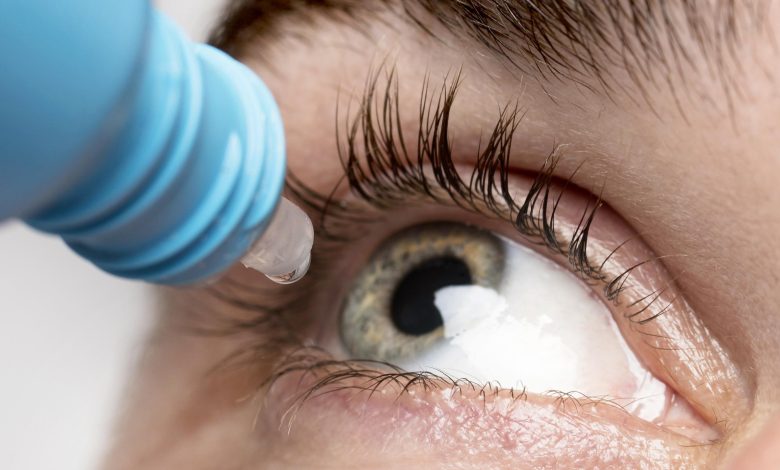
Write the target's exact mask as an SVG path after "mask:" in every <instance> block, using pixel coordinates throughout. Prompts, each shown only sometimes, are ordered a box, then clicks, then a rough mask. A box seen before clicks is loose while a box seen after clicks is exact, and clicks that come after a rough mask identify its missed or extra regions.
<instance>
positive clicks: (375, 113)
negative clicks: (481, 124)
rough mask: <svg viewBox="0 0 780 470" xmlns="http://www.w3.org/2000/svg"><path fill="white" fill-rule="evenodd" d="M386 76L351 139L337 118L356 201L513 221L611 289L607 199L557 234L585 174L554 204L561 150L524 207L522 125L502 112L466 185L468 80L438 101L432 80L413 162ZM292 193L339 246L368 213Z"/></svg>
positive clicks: (356, 120)
mask: <svg viewBox="0 0 780 470" xmlns="http://www.w3.org/2000/svg"><path fill="white" fill-rule="evenodd" d="M380 71H381V68H380ZM380 76H381V74H380V73H379V72H377V73H372V74H369V80H368V81H367V85H366V89H365V92H364V94H363V97H362V101H361V106H360V109H359V111H358V113H357V115H356V116H355V117H352V118H350V116H349V115H348V116H347V122H348V125H347V128H346V135H345V136H342V135H341V130H340V129H339V128H338V121H339V117H338V110H337V119H336V120H337V129H336V134H337V142H338V153H339V157H340V161H341V164H342V167H343V171H344V179H343V180H344V181H346V183H347V184H348V185H349V189H350V190H351V191H352V192H353V193H354V194H356V195H357V196H358V197H359V198H360V199H361V200H362V201H363V202H366V203H368V204H369V205H370V206H373V207H374V208H379V209H384V208H388V207H392V206H394V205H398V204H399V203H406V202H408V200H409V199H410V198H413V197H419V196H423V197H426V198H428V199H430V200H432V201H433V202H437V203H447V204H454V205H456V206H459V207H462V208H464V209H467V210H470V211H472V212H477V213H480V214H483V215H489V216H493V217H499V218H502V219H505V220H508V221H509V222H511V223H512V225H513V226H514V228H515V229H516V230H517V231H518V232H519V233H520V234H522V235H523V236H525V237H526V238H529V239H531V240H532V241H536V242H541V243H542V244H544V245H545V246H546V247H547V248H549V249H550V250H552V251H553V252H555V253H556V254H560V255H562V256H564V257H565V258H567V259H568V261H569V263H570V264H571V266H572V269H573V270H574V272H575V273H577V274H579V275H580V276H581V277H582V278H583V279H588V280H593V281H605V276H604V274H603V273H602V268H603V266H604V262H602V263H600V264H595V263H593V262H592V261H591V260H590V258H589V256H588V253H587V249H588V243H587V242H588V234H589V232H590V227H591V224H592V223H593V220H594V218H595V215H596V212H597V210H598V208H599V207H600V206H601V204H602V203H601V198H600V197H599V198H596V199H595V201H593V202H590V201H589V203H588V205H587V206H586V208H585V209H584V212H583V214H582V217H581V219H580V222H579V224H578V225H577V227H576V229H575V230H574V233H573V234H572V235H571V237H570V239H569V240H561V237H560V235H559V234H558V233H557V231H556V229H555V224H556V210H557V208H558V204H559V202H560V200H561V198H562V197H563V195H564V193H565V191H566V188H567V187H568V185H569V184H570V183H571V180H572V179H573V178H574V176H575V175H576V173H577V170H578V169H579V167H577V169H576V170H575V171H574V172H573V173H572V174H571V175H570V176H569V178H568V179H567V180H565V181H564V182H563V190H561V191H560V192H559V193H558V194H557V195H555V196H553V195H552V189H553V186H554V184H555V183H556V179H555V178H554V177H553V173H554V171H555V169H556V166H557V164H558V162H559V160H560V153H559V148H556V149H555V150H554V151H553V152H551V153H550V155H549V156H548V157H547V159H546V160H545V162H544V163H543V165H542V167H541V168H540V170H539V171H538V173H537V175H536V177H535V179H534V181H533V183H532V185H531V189H530V190H529V191H528V193H527V195H526V196H525V198H524V199H523V201H522V202H521V203H518V202H517V201H515V199H514V197H513V196H512V194H511V193H510V186H509V179H510V168H511V166H510V163H509V158H510V155H511V149H512V140H513V137H514V134H515V131H516V130H517V128H518V126H519V125H520V121H521V119H522V115H521V114H520V112H519V108H518V107H517V106H516V105H515V106H513V107H510V106H507V107H504V108H503V109H502V110H501V111H500V113H499V116H498V119H497V121H496V124H495V126H494V127H493V130H492V131H491V132H490V135H489V137H488V138H487V141H486V143H485V145H484V147H482V146H480V147H481V148H480V149H479V150H478V152H477V156H476V158H475V163H474V169H473V171H472V173H471V175H470V177H469V178H468V180H464V179H463V178H462V177H461V175H460V173H459V172H458V170H457V168H456V165H455V163H454V158H453V150H452V147H451V143H450V137H449V126H450V112H451V109H452V106H453V103H454V101H455V97H456V94H457V90H458V87H459V84H460V74H459V73H458V74H455V75H454V77H453V78H452V79H451V80H450V81H448V80H447V79H445V81H444V84H443V85H442V87H441V89H440V90H439V92H438V93H431V88H430V81H429V79H428V78H427V77H426V79H425V82H424V83H423V87H422V92H421V96H420V108H419V122H420V126H419V130H418V133H417V147H416V148H417V150H416V154H415V155H410V153H409V151H408V148H407V146H406V144H405V142H406V140H405V136H404V134H403V129H402V127H401V119H400V112H399V102H400V99H399V95H398V80H397V75H396V73H395V70H390V71H389V73H388V76H387V83H386V86H385V87H384V91H383V92H381V93H380V91H379V79H380ZM426 170H428V171H430V172H431V173H432V175H429V174H428V173H426ZM339 184H342V183H341V182H340V183H339ZM288 187H289V188H290V190H291V192H292V193H293V194H294V195H295V197H296V198H297V199H299V200H300V201H301V202H302V203H303V204H304V205H306V206H308V207H309V208H311V209H313V210H315V211H317V212H319V213H320V214H321V217H320V232H321V233H323V234H324V235H325V236H326V237H327V238H329V239H333V240H338V241H343V240H344V239H345V238H348V236H346V235H344V234H343V233H342V231H341V230H339V229H338V227H339V226H340V225H341V222H351V221H353V220H354V218H355V217H356V214H360V213H361V209H360V207H357V206H355V205H354V204H353V205H352V206H343V205H339V204H336V201H335V200H334V199H333V197H332V196H325V195H322V194H319V193H317V192H316V191H313V190H312V189H311V188H309V187H308V186H306V185H305V184H304V183H303V182H302V181H301V180H300V179H298V178H297V177H296V176H295V175H294V174H292V173H291V174H290V176H289V177H288ZM334 192H335V190H334ZM331 194H333V193H331ZM357 217H360V216H359V215H357ZM344 218H346V219H347V220H344ZM610 256H611V255H610ZM624 277H626V276H624ZM614 296H616V294H615V295H613V297H614Z"/></svg>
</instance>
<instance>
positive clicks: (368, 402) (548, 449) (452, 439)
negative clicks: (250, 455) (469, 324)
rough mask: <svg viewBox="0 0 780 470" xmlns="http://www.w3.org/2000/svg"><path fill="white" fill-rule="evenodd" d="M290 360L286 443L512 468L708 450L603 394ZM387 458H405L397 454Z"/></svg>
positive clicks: (646, 462) (680, 460) (678, 462)
mask: <svg viewBox="0 0 780 470" xmlns="http://www.w3.org/2000/svg"><path fill="white" fill-rule="evenodd" d="M290 359H291V360H290V361H289V362H288V366H287V367H288V369H287V371H286V372H284V373H282V374H281V375H280V376H278V377H277V380H276V381H275V382H274V383H273V385H272V386H271V387H270V392H269V393H270V394H269V395H268V397H267V400H266V401H267V403H268V404H269V406H268V407H267V408H266V409H265V410H264V416H263V418H264V419H265V420H266V421H267V423H268V424H269V426H271V427H272V428H273V429H282V430H285V431H284V432H285V435H286V436H288V437H286V438H285V442H286V443H288V444H289V443H290V441H293V442H296V441H300V442H305V443H306V444H307V446H308V448H317V449H319V450H318V455H319V456H320V457H321V458H327V456H328V453H329V452H334V451H336V450H337V449H335V448H333V447H331V446H332V445H333V443H334V442H346V441H350V442H352V441H351V439H350V436H355V435H357V434H360V435H361V436H363V439H361V440H360V443H354V444H353V445H352V450H351V452H352V453H354V461H355V462H356V463H357V462H359V461H360V459H361V456H367V457H368V458H367V460H371V459H376V458H382V457H383V449H385V448H389V449H405V450H406V451H408V452H409V453H410V454H409V456H410V457H413V458H414V459H415V461H416V462H420V461H425V460H426V456H427V452H429V451H430V450H431V449H436V452H437V455H438V459H437V464H444V463H446V462H452V463H453V464H454V463H458V464H467V463H469V462H474V463H484V462H485V459H489V461H490V462H491V463H492V464H494V465H495V466H497V467H501V468H503V467H502V465H506V466H507V468H511V467H514V466H516V464H517V462H518V460H517V459H522V460H521V461H522V462H523V465H526V466H528V467H536V466H544V465H545V464H549V462H550V459H554V460H555V461H556V463H557V464H558V465H563V466H571V467H580V468H584V467H587V468H591V467H606V468H655V467H657V466H659V465H667V464H668V463H670V462H672V463H674V464H675V465H674V466H675V468H687V465H688V464H691V465H692V462H698V461H700V459H702V458H704V456H705V455H706V454H707V452H708V451H709V449H707V448H706V446H701V445H700V444H699V443H697V442H695V441H691V440H687V439H686V438H683V437H681V436H679V435H678V436H675V435H671V434H669V433H666V432H665V431H663V430H661V429H660V428H658V427H656V426H654V425H652V424H650V423H647V422H644V421H642V420H640V419H637V418H635V417H633V416H631V415H629V414H628V413H627V412H625V411H623V410H622V409H620V408H619V407H616V406H614V405H611V404H609V403H605V402H603V401H600V400H598V399H596V400H593V399H588V398H587V397H580V396H576V395H572V394H565V393H557V394H555V393H551V394H547V395H531V394H525V393H523V392H521V391H516V390H500V389H496V388H494V387H491V386H490V385H479V384H475V383H472V382H469V381H467V380H463V379H448V378H442V377H436V376H434V375H432V374H425V373H399V372H398V371H397V370H393V369H391V368H388V367H383V366H382V365H381V364H375V363H370V362H362V361H345V362H340V361H332V360H330V359H329V358H328V357H323V356H322V355H321V353H320V352H314V353H312V355H310V356H309V355H307V354H306V353H301V356H300V357H299V358H298V360H296V359H295V358H290ZM318 423H328V429H329V432H328V433H325V434H323V433H322V428H321V426H320V424H318ZM399 430H402V432H399ZM396 440H397V441H399V442H397V443H396V442H395V441H396ZM415 442H416V443H419V444H420V446H419V447H415V444H414V443H415ZM550 442H555V443H557V444H556V445H548V444H549V443H550ZM374 443H381V444H380V445H381V447H378V448H374V447H372V445H373V444H374ZM363 445H365V446H367V447H362V446H363ZM617 449H619V450H617ZM385 457H387V458H392V459H393V462H396V461H398V460H399V459H400V460H403V456H402V455H399V454H398V453H397V451H394V452H393V454H392V455H387V456H385ZM581 466H584V467H581Z"/></svg>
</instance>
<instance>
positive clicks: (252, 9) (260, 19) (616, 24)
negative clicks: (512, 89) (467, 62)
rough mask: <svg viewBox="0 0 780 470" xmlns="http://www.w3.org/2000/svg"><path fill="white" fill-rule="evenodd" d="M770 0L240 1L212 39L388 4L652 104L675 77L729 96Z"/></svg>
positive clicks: (227, 40)
mask: <svg viewBox="0 0 780 470" xmlns="http://www.w3.org/2000/svg"><path fill="white" fill-rule="evenodd" d="M769 1H770V0H745V1H741V0H711V1H704V0H701V1H697V0H669V1H654V0H636V1H632V0H599V1H589V0H544V1H539V0H396V1H380V0H377V1H359V0H319V1H318V0H233V1H232V3H231V4H230V5H229V8H228V9H227V10H226V14H225V16H224V17H223V21H222V22H221V24H220V25H219V27H218V28H217V29H216V30H215V32H214V33H213V35H212V37H211V43H212V44H214V45H216V46H217V47H219V48H222V49H223V50H226V51H227V52H228V53H231V54H234V55H237V54H240V51H241V50H242V49H243V47H245V46H246V45H247V44H248V43H249V42H250V41H252V40H254V39H258V38H260V37H263V36H269V35H272V34H273V33H274V32H279V30H278V29H276V27H277V23H278V20H279V19H280V18H281V17H285V16H294V17H295V18H296V20H299V19H300V20H303V21H307V20H312V19H314V18H317V17H321V16H322V15H330V16H331V17H332V18H334V19H339V20H342V21H348V22H349V21H352V22H353V24H356V25H358V27H359V26H360V25H361V24H362V22H365V18H366V17H367V16H369V17H370V15H371V14H376V12H377V6H387V7H389V8H391V9H395V10H397V11H400V12H402V16H403V17H405V19H407V20H410V21H411V22H412V23H414V24H415V25H417V26H418V27H419V28H420V29H421V30H423V31H425V32H426V33H428V34H430V35H431V36H432V37H435V38H439V39H441V40H442V41H443V42H446V41H447V39H448V38H442V37H441V34H440V31H437V30H440V29H441V28H435V25H436V24H438V25H441V26H443V27H444V28H445V30H447V31H449V32H451V33H452V34H454V35H455V36H456V37H463V36H466V37H469V38H471V40H473V41H476V42H477V43H479V44H481V45H482V46H483V47H485V48H486V49H487V50H489V51H491V53H492V54H493V55H494V56H497V57H499V58H501V59H503V60H505V61H507V63H508V64H510V66H512V67H514V68H516V69H518V70H519V71H521V72H522V73H525V74H532V75H536V76H540V77H541V78H542V79H543V80H542V85H543V86H544V82H548V81H550V80H561V81H570V82H574V83H576V84H577V85H579V86H582V87H584V88H586V89H589V90H591V91H594V92H596V93H598V92H600V91H601V92H605V93H606V94H607V95H611V94H613V93H615V92H616V91H618V90H624V85H623V82H621V81H620V80H619V79H617V77H616V74H617V73H619V74H625V75H626V76H627V77H628V78H629V79H630V81H631V82H633V84H634V85H635V88H636V89H637V90H638V92H639V94H640V95H641V96H642V97H643V98H644V101H645V102H647V103H651V95H652V92H653V90H655V89H657V88H658V87H660V86H664V85H666V86H668V87H669V89H670V90H671V91H672V93H673V94H674V96H675V99H678V97H677V94H676V91H675V90H676V88H677V87H675V84H676V83H679V82H682V83H683V84H684V83H685V82H686V80H687V77H688V76H692V75H699V74H709V75H710V76H712V77H713V78H714V79H715V80H718V82H719V83H720V85H721V88H722V89H723V90H724V91H725V92H726V93H727V97H728V99H729V101H730V100H731V95H732V92H733V91H734V90H737V92H738V90H739V76H738V74H737V73H734V72H735V71H737V70H738V69H739V67H740V59H741V56H740V50H739V49H738V47H737V46H738V45H739V44H740V43H741V42H742V41H744V40H745V39H746V38H747V37H749V36H754V37H755V36H759V35H760V34H761V32H762V31H764V32H765V31H768V29H767V28H766V27H765V26H766V24H765V21H764V19H765V18H766V17H767V16H768V15H767V11H768V8H769ZM394 7H400V8H394ZM770 36H771V35H770ZM770 39H772V38H771V37H770ZM628 96H632V94H630V93H629V94H628Z"/></svg>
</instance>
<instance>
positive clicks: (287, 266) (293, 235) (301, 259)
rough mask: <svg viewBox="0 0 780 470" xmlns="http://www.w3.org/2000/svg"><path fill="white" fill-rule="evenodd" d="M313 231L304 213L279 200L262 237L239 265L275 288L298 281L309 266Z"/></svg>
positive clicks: (286, 201) (292, 205) (291, 204)
mask: <svg viewBox="0 0 780 470" xmlns="http://www.w3.org/2000/svg"><path fill="white" fill-rule="evenodd" d="M313 243H314V227H313V226H312V224H311V220H310V219H309V217H308V216H307V215H306V213H305V212H304V211H303V210H301V209H300V208H299V207H298V206H296V205H295V204H293V203H292V202H290V201H288V200H287V199H285V198H282V200H281V202H280V203H279V207H277V209H276V213H275V214H274V216H273V218H272V219H271V222H270V224H269V225H268V227H267V228H266V230H265V232H264V233H263V235H262V236H261V237H260V239H259V240H257V242H255V244H254V245H253V246H252V248H250V249H249V251H248V252H247V254H246V255H244V257H243V258H241V263H242V264H243V265H244V266H246V267H248V268H252V269H254V270H256V271H260V272H261V273H263V274H265V275H266V276H268V278H269V279H271V280H272V281H274V282H277V283H279V284H292V283H293V282H296V281H298V280H300V279H301V278H302V277H303V276H304V275H305V274H306V271H308V269H309V265H310V263H311V247H312V245H313Z"/></svg>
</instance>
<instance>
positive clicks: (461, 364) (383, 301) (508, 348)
mask: <svg viewBox="0 0 780 470" xmlns="http://www.w3.org/2000/svg"><path fill="white" fill-rule="evenodd" d="M341 337H342V341H343V342H344V345H345V347H346V348H347V350H348V352H349V354H350V356H351V357H356V358H365V359H373V360H380V361H387V362H392V363H394V364H396V365H398V366H400V367H402V368H404V369H406V370H411V371H421V370H426V371H433V372H443V373H445V374H448V375H450V376H453V377H463V378H468V379H471V380H474V381H476V382H480V383H486V382H493V383H496V382H497V383H498V384H500V386H502V387H512V388H516V389H525V390H527V391H530V392H546V391H550V390H559V391H564V392H569V391H577V392H578V393H582V394H585V395H588V396H599V397H610V398H613V399H614V400H615V401H616V402H618V403H620V404H622V405H624V406H625V407H626V409H628V410H629V411H631V412H632V413H634V414H636V415H637V416H639V417H641V418H643V419H645V420H648V421H660V420H662V419H663V417H664V415H665V414H666V413H667V412H668V409H669V406H670V404H671V401H672V400H673V396H674V394H673V393H672V391H671V390H670V389H669V388H668V387H667V386H666V385H665V384H664V383H663V382H661V381H660V380H658V379H657V378H655V376H653V375H652V374H651V373H650V372H649V371H648V370H647V369H646V368H645V367H644V366H643V365H642V364H641V363H640V362H639V360H638V359H637V358H636V356H635V355H634V354H633V352H632V351H631V350H630V348H629V347H628V346H627V344H626V342H625V341H624V339H623V337H622V336H621V334H620V332H619V330H618V328H617V326H616V324H615V322H614V320H613V318H612V315H611V312H610V310H609V309H608V308H607V306H606V305H605V304H604V303H603V302H602V301H601V300H600V299H598V298H597V297H596V296H595V295H594V293H593V292H592V290H591V289H590V288H589V287H588V286H586V285H585V284H583V283H582V282H581V281H580V280H579V279H577V278H576V277H575V276H574V275H572V274H571V273H570V272H568V271H566V270H565V269H563V268H561V267H559V266H558V265H557V264H556V263H554V262H553V261H551V260H549V259H547V258H545V257H543V256H541V255H539V254H537V253H536V252H534V251H532V250H530V249H528V248H525V247H523V246H521V245H519V244H518V243H515V242H513V241H510V240H508V239H505V238H502V237H499V236H497V235H494V234H492V233H490V232H487V231H484V230H480V229H477V228H473V227H470V226H467V225H462V224H455V223H439V224H425V225H420V226H416V227H412V228H409V229H407V230H405V231H403V232H401V233H399V234H396V235H395V236H393V237H391V238H389V239H388V240H387V241H386V242H385V243H384V244H383V245H382V246H381V247H380V248H379V249H378V250H377V251H376V252H375V253H374V254H373V256H372V257H371V259H370V260H369V261H368V263H367V265H366V266H365V267H364V268H363V270H362V271H361V272H360V273H359V274H358V276H357V278H356V280H355V282H354V285H353V288H352V289H351V291H350V293H349V295H348V297H347V300H346V302H345V307H344V311H343V313H342V317H341Z"/></svg>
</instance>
